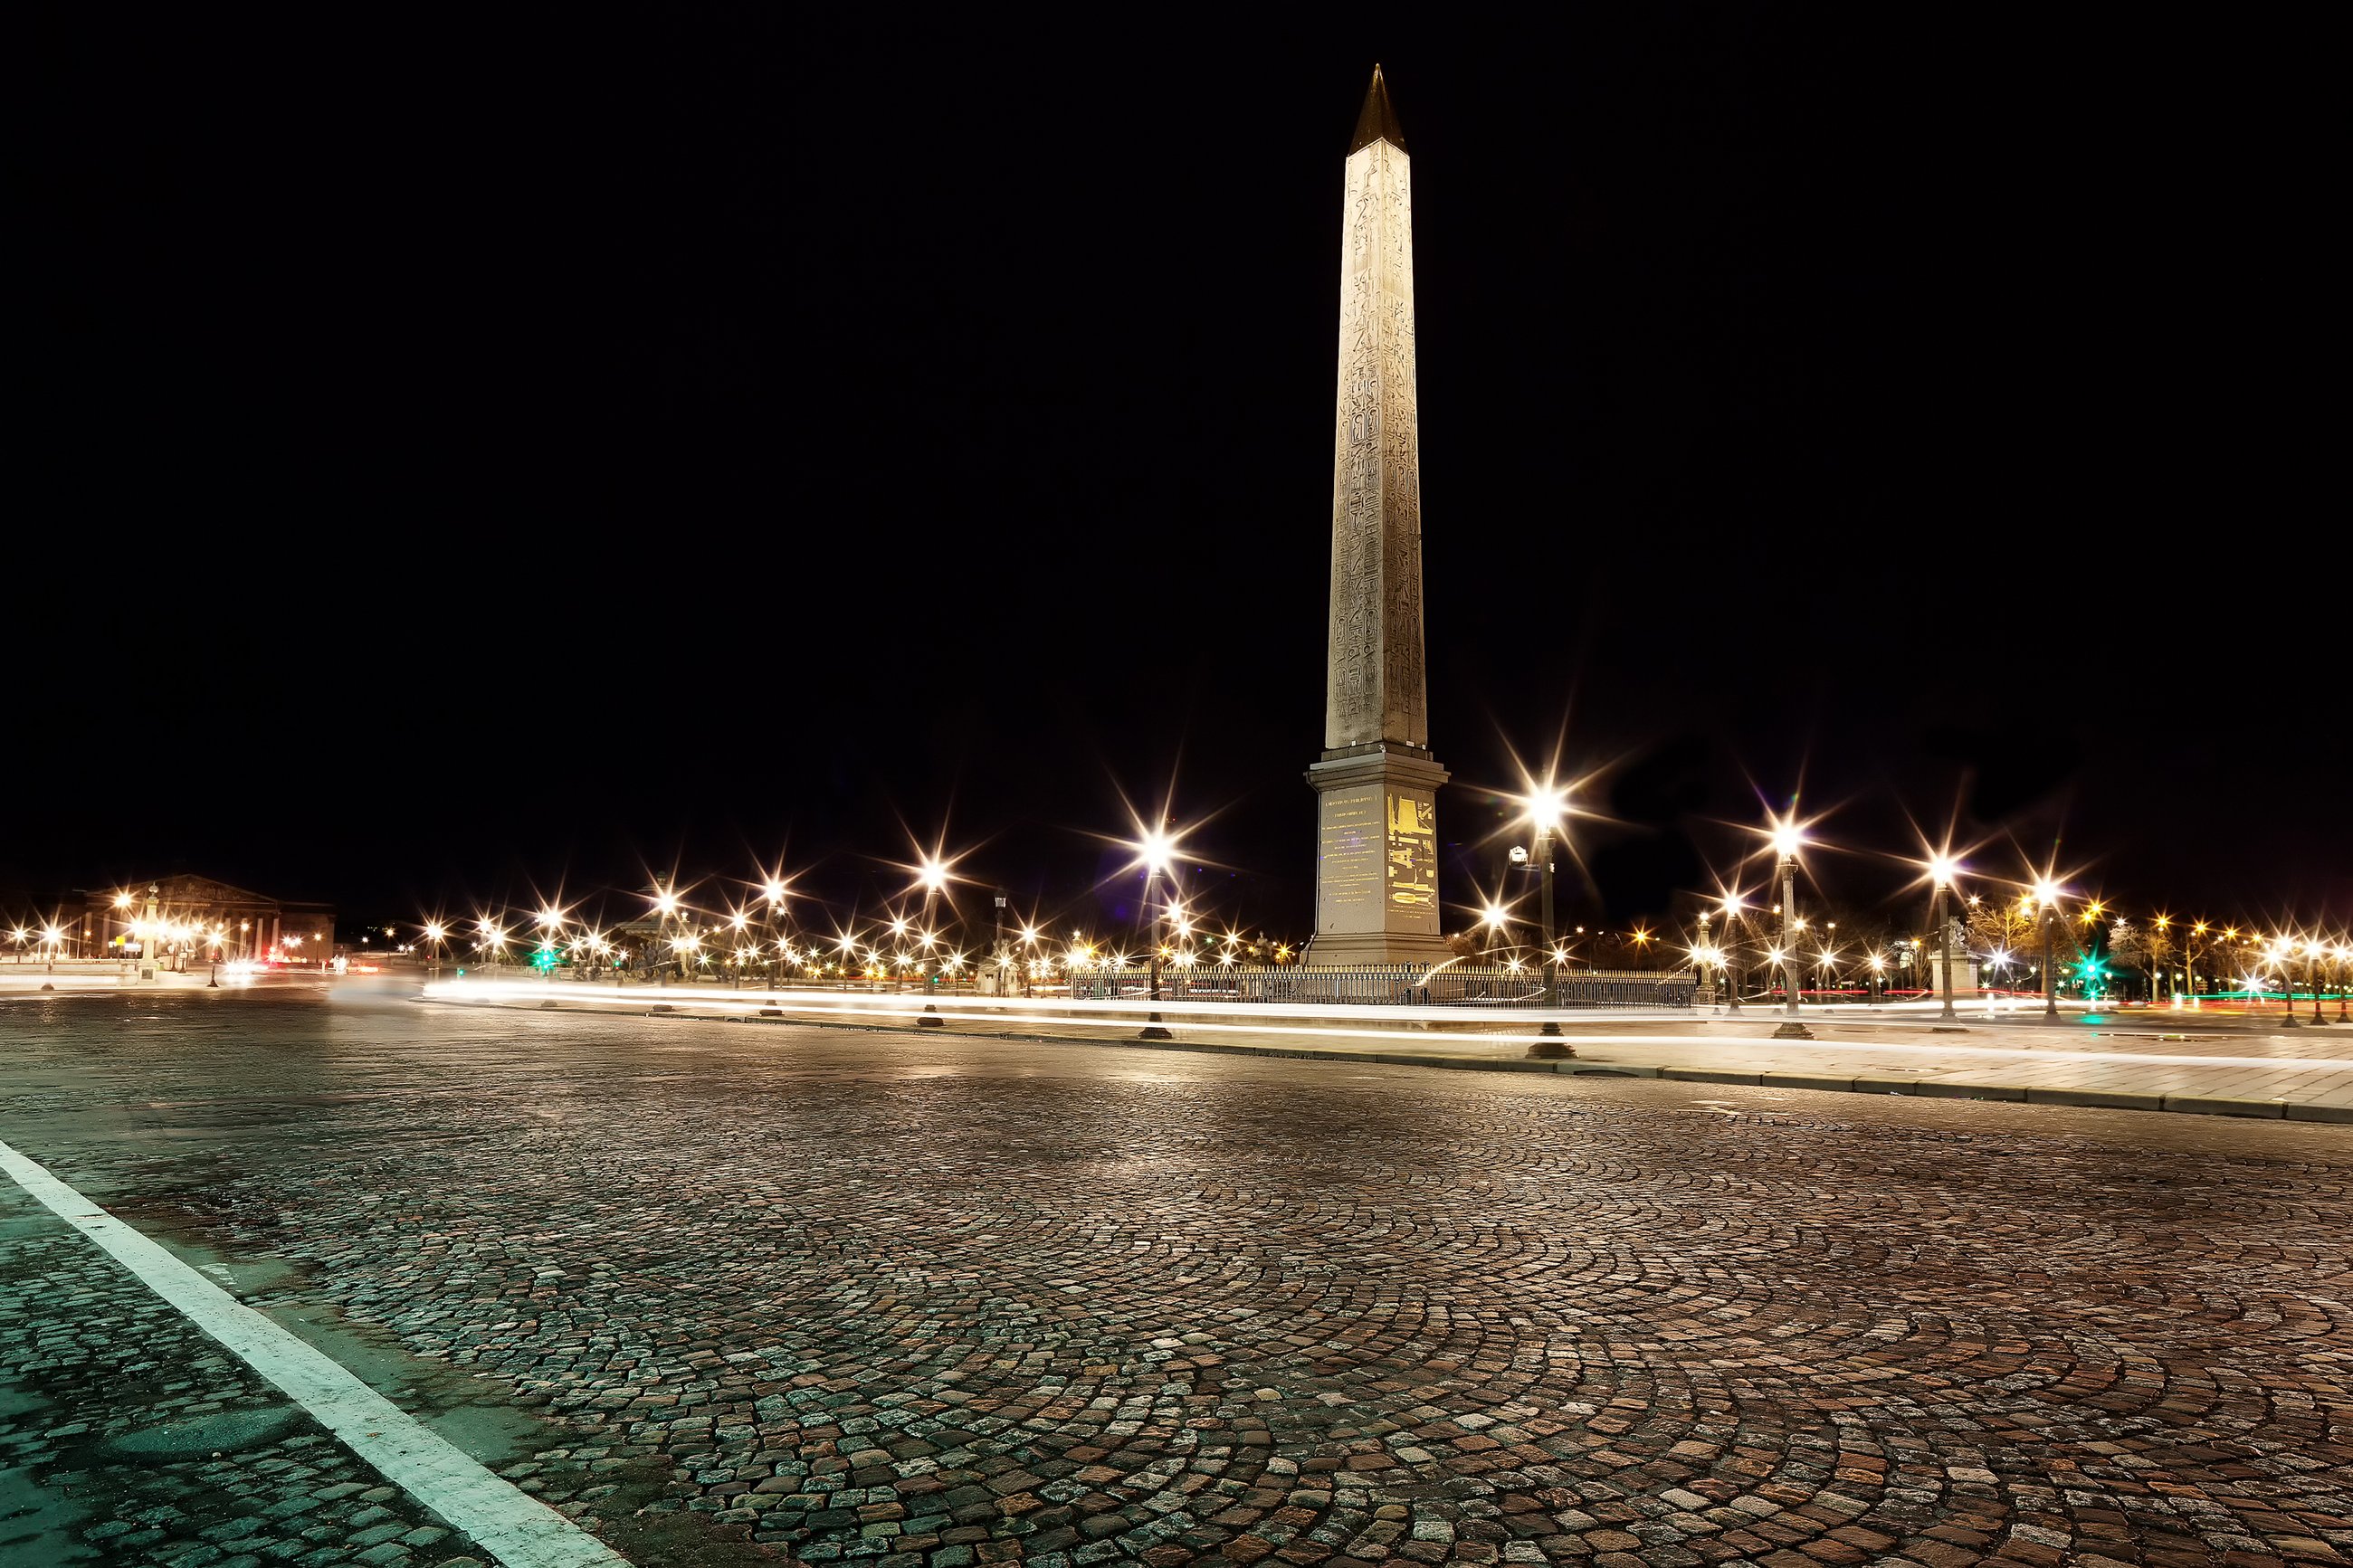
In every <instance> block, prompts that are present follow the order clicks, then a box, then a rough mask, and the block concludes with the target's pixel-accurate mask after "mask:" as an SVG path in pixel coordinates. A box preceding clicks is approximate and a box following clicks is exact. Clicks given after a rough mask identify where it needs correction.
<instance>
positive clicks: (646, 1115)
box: [0, 986, 2353, 1568]
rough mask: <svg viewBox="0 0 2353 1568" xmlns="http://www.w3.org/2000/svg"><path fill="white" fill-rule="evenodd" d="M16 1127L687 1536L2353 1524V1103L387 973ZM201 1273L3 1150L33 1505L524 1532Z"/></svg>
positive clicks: (963, 1549)
mask: <svg viewBox="0 0 2353 1568" xmlns="http://www.w3.org/2000/svg"><path fill="white" fill-rule="evenodd" d="M0 1141H5V1142H6V1143H8V1144H10V1145H12V1146H13V1147H15V1148H16V1149H17V1150H18V1151H21V1152H23V1153H25V1154H26V1155H29V1156H30V1157H32V1158H33V1159H36V1160H37V1161H39V1162H41V1163H43V1164H45V1165H47V1167H48V1169H49V1170H50V1171H51V1172H53V1173H55V1174H57V1175H58V1177H60V1178H62V1179H63V1180H65V1181H67V1182H69V1183H70V1184H73V1185H74V1186H75V1187H77V1188H78V1189H79V1190H80V1191H81V1192H82V1193H83V1194H87V1195H88V1196H90V1198H92V1199H93V1200H95V1201H96V1202H98V1203H101V1204H103V1205H106V1206H107V1207H108V1208H109V1209H110V1210H111V1211H112V1212H114V1213H115V1214H116V1215H119V1216H120V1217H121V1218H122V1219H124V1220H126V1221H128V1222H129V1223H131V1224H132V1225H134V1226H138V1227H139V1228H141V1229H142V1230H143V1231H145V1232H146V1233H147V1234H149V1235H151V1236H154V1237H157V1238H158V1239H162V1240H164V1241H167V1242H169V1243H171V1244H173V1245H174V1246H175V1247H179V1248H181V1249H182V1250H183V1251H184V1253H185V1255H186V1256H187V1257H189V1258H190V1259H191V1260H192V1261H199V1262H201V1263H203V1264H205V1265H208V1266H210V1267H211V1268H212V1269H213V1270H214V1274H213V1277H214V1278H216V1279H222V1280H223V1282H224V1283H226V1284H228V1285H229V1286H230V1287H231V1288H232V1289H234V1291H235V1292H236V1293H237V1295H238V1297H239V1298H240V1299H241V1300H245V1301H247V1302H248V1304H250V1305H253V1306H256V1307H258V1308H259V1309H261V1310H266V1311H268V1312H269V1313H270V1314H271V1315H272V1316H274V1317H276V1318H277V1319H279V1320H280V1321H283V1322H287V1323H289V1324H290V1326H295V1327H297V1329H298V1331H301V1332H302V1333H304V1334H305V1336H306V1337H309V1338H311V1339H312V1340H313V1341H314V1342H317V1343H319V1344H321V1345H322V1346H323V1347H325V1348H327V1349H328V1350H329V1351H330V1353H332V1354H334V1355H335V1356H336V1357H337V1358H338V1359H339V1360H343V1362H344V1363H345V1364H347V1365H351V1366H353V1369H354V1370H355V1371H358V1372H359V1373H361V1375H362V1376H364V1377H365V1378H366V1379H367V1380H368V1381H369V1382H370V1383H372V1384H375V1386H377V1387H378V1388H379V1389H382V1390H383V1391H385V1393H386V1394H390V1395H392V1396H393V1397H394V1399H395V1402H396V1403H397V1404H399V1405H402V1406H403V1408H405V1409H407V1410H409V1411H410V1412H411V1413H412V1414H416V1415H419V1416H420V1418H422V1419H425V1420H426V1421H427V1423H428V1424H430V1425H432V1426H435V1429H436V1430H438V1431H441V1432H442V1433H443V1434H444V1435H445V1436H448V1437H449V1438H450V1439H451V1441H453V1442H456V1443H458V1444H459V1446H460V1447H464V1448H466V1449H467V1450H468V1451H469V1452H470V1453H473V1454H475V1455H476V1456H477V1457H478V1458H481V1459H482V1460H483V1462H484V1463H485V1464H487V1465H488V1466H489V1467H490V1468H491V1469H493V1470H495V1471H497V1472H499V1473H501V1474H503V1475H506V1476H508V1477H509V1478H510V1479H514V1480H515V1481H516V1482H517V1483H518V1484H519V1485H521V1486H522V1487H523V1488H525V1489H527V1490H529V1491H531V1492H532V1493H533V1495H536V1496H539V1497H541V1498H543V1499H544V1500H547V1501H548V1502H550V1503H551V1504H552V1505H554V1506H555V1507H557V1508H558V1509H559V1510H562V1511H565V1512H566V1513H568V1514H571V1515H573V1516H574V1517H575V1518H577V1519H579V1520H580V1521H582V1522H583V1523H584V1524H585V1525H586V1526H587V1527H589V1528H591V1529H593V1530H595V1531H597V1532H598V1533H599V1534H600V1535H602V1536H603V1537H604V1538H605V1539H606V1540H607V1542H609V1543H611V1544H612V1545H613V1546H614V1547H615V1548H616V1550H617V1551H619V1552H622V1553H623V1554H624V1555H626V1556H627V1557H628V1558H629V1559H630V1560H631V1561H633V1562H638V1563H726V1562H739V1561H740V1562H751V1561H762V1560H765V1561H784V1560H786V1559H787V1558H788V1557H790V1558H798V1559H800V1560H804V1561H831V1560H839V1559H842V1558H879V1559H881V1560H882V1561H883V1563H885V1564H886V1565H887V1568H968V1565H970V1564H975V1563H1008V1562H1028V1563H1041V1564H1045V1565H1046V1568H1066V1565H1069V1564H1074V1563H1087V1564H1091V1563H1109V1562H1121V1561H1126V1560H1130V1559H1141V1560H1142V1561H1144V1562H1145V1563H1151V1564H1154V1565H1155V1568H1175V1565H1176V1564H1180V1563H1203V1564H1207V1565H1209V1568H1215V1565H1217V1564H1219V1563H1258V1562H1261V1561H1264V1560H1276V1561H1281V1562H1284V1563H1323V1562H1339V1563H1345V1562H1350V1561H1354V1562H1364V1563H1373V1562H1379V1561H1382V1560H1384V1559H1388V1558H1404V1559H1408V1560H1411V1561H1416V1562H1424V1563H1437V1562H1448V1561H1452V1562H1466V1563H1493V1562H1499V1561H1500V1562H1544V1561H1554V1562H1590V1563H1598V1564H1602V1565H1606V1568H1617V1565H1622V1564H1633V1563H1662V1564H1679V1563H1712V1562H1739V1561H1749V1562H1759V1563H1779V1564H1796V1563H1874V1562H1876V1563H1923V1564H1933V1565H1944V1564H1954V1563H1973V1562H1979V1561H1987V1560H1993V1559H2000V1560H2006V1561H2014V1562H2022V1563H2052V1564H2055V1563H2087V1564H2092V1565H2093V1568H2098V1565H2099V1564H2100V1563H2102V1562H2103V1561H2104V1560H2105V1561H2112V1562H2124V1563H2222V1562H2229V1563H2248V1564H2259V1563H2273V1562H2283V1563H2284V1562H2336V1561H2341V1560H2346V1559H2353V1261H2348V1247H2353V1128H2346V1127H2339V1126H2327V1125H2306V1124H2297V1123H2290V1122H2273V1121H2226V1120H2222V1119H2210V1118H2196V1117H2171V1116H2149V1115H2147V1114H2143V1113H2136V1112H2132V1111H2108V1110H2068V1109H2063V1108H2058V1107H2045V1106H2034V1105H2012V1104H1996V1103H1974V1102H1966V1101H1950V1100H1923V1099H1915V1098H1911V1097H1906V1096H1891V1097H1873V1096H1862V1095H1855V1094H1840V1095H1825V1094H1813V1093H1808V1092H1805V1091H1802V1090H1795V1091H1791V1090H1776V1089H1752V1088H1744V1087H1735V1086H1721V1085H1711V1084H1699V1083H1675V1082H1668V1081H1663V1080H1655V1079H1606V1080H1596V1079H1581V1078H1551V1077H1543V1076H1534V1075H1519V1074H1483V1073H1456V1072H1440V1071H1431V1070H1427V1069H1417V1068H1397V1067H1387V1066H1380V1065H1375V1064H1370V1063H1356V1062H1344V1061H1299V1060H1287V1059H1280V1058H1244V1057H1227V1056H1203V1055H1199V1054H1194V1053H1181V1052H1166V1051H1150V1050H1145V1049H1142V1048H1139V1047H1106V1046H1079V1045H1071V1046H1061V1045H1050V1044H1036V1043H1026V1042H1018V1041H1008V1040H997V1039H985V1038H977V1037H948V1038H940V1037H934V1036H924V1035H919V1034H916V1033H913V1032H907V1031H897V1030H860V1029H841V1028H818V1027H809V1026H800V1025H788V1024H777V1023H773V1022H768V1023H734V1024H721V1023H702V1022H694V1021H689V1020H681V1019H645V1018H606V1017H596V1016H582V1015H575V1014H533V1013H518V1012H512V1011H495V1010H487V1009H455V1008H440V1007H428V1006H425V1005H418V1004H416V1003H414V1002H409V1001H406V1000H400V999H397V998H396V997H394V996H393V995H391V994H389V993H388V992H385V991H374V992H371V991H369V990H367V989H365V988H364V987H359V986H344V987H341V988H338V989H336V990H334V991H333V992H332V993H330V992H327V991H322V990H313V989H301V988H290V989H287V990H283V991H275V992H273V991H267V990H264V991H258V992H252V993H243V994H137V995H123V996H108V995H92V996H79V997H75V996H67V997H51V998H43V999H38V1000H27V999H18V1000H11V1001H8V1002H7V1003H5V1005H0ZM224 1274H225V1275H226V1278H225V1279H224V1278H223V1276H224ZM171 1320H172V1312H171V1309H169V1308H166V1307H164V1305H163V1304H162V1303H161V1302H160V1301H159V1300H154V1299H153V1298H151V1297H145V1296H144V1295H143V1294H142V1288H141V1287H139V1286H138V1285H137V1283H136V1282H135V1281H133V1280H132V1279H129V1277H128V1276H126V1275H123V1274H121V1271H120V1269H119V1268H117V1267H116V1266H115V1265H114V1264H112V1263H111V1261H110V1260H108V1259H106V1258H104V1257H102V1256H101V1255H100V1254H98V1253H97V1252H96V1251H95V1249H93V1248H91V1247H89V1246H88V1244H87V1243H85V1242H83V1241H81V1240H80V1239H79V1237H75V1236H74V1235H73V1234H72V1233H71V1232H70V1231H69V1230H68V1229H67V1228H66V1227H65V1226H63V1224H62V1223H60V1222H58V1221H57V1220H56V1219H55V1218H54V1217H53V1216H50V1215H47V1214H46V1212H45V1211H41V1210H39V1209H38V1208H37V1205H33V1204H32V1203H31V1201H30V1200H29V1199H28V1198H26V1196H25V1195H24V1194H22V1193H20V1192H17V1191H16V1190H14V1189H13V1188H12V1187H11V1186H10V1185H8V1184H5V1183H0V1347H4V1348H5V1353H0V1516H5V1517H0V1562H7V1563H16V1562H20V1561H21V1562H26V1563H32V1562H47V1561H66V1560H69V1559H66V1558H63V1557H58V1556H37V1555H32V1554H31V1553H36V1552H48V1551H51V1550H53V1549H62V1548H64V1547H70V1548H71V1549H72V1550H74V1551H78V1552H84V1553H86V1554H87V1555H88V1560H90V1561H110V1562H115V1561H119V1562H156V1563H185V1564H190V1565H195V1564H199V1563H204V1564H216V1563H235V1564H237V1568H244V1564H245V1563H246V1562H248V1561H249V1562H251V1563H269V1562H280V1561H283V1562H299V1563H317V1564H323V1563H331V1562H347V1561H348V1562H367V1563H377V1564H391V1563H420V1564H423V1563H442V1562H446V1561H448V1560H451V1559H464V1558H468V1557H474V1558H476V1559H477V1560H480V1552H479V1550H478V1549H476V1548H473V1547H471V1546H470V1544H469V1543H468V1542H465V1541H464V1540H463V1538H462V1537H459V1536H455V1535H448V1536H436V1535H433V1534H431V1533H430V1532H431V1531H434V1530H436V1529H438V1528H439V1526H438V1525H437V1524H436V1523H435V1522H434V1521H432V1520H431V1519H430V1518H429V1516H428V1511H427V1510H424V1509H422V1508H421V1506H420V1505H418V1504H417V1503H416V1502H415V1501H414V1500H410V1499H407V1498H405V1497H403V1496H401V1495H399V1494H397V1493H394V1494H392V1495H388V1496H373V1495H370V1494H372V1493H374V1492H380V1491H382V1490H383V1489H382V1488H381V1486H380V1485H379V1484H376V1481H375V1478H374V1477H373V1475H372V1474H371V1473H369V1472H366V1471H365V1469H364V1467H360V1466H358V1464H357V1462H356V1461H355V1460H353V1459H352V1458H350V1456H349V1455H348V1454H346V1453H344V1452H343V1450H342V1449H341V1448H340V1447H339V1446H338V1445H337V1444H336V1443H335V1441H334V1440H333V1439H332V1437H331V1436H327V1435H326V1434H324V1433H323V1432H321V1431H320V1430H318V1428H317V1427H316V1426H314V1425H313V1424H311V1422H310V1421H309V1419H308V1417H306V1416H304V1415H301V1412H299V1411H294V1410H291V1409H290V1408H288V1407H286V1406H285V1405H283V1403H282V1401H280V1400H277V1399H276V1398H275V1397H274V1396H273V1394H271V1392H270V1391H269V1390H268V1389H267V1388H266V1387H264V1386H263V1385H261V1384H259V1380H258V1379H256V1378H255V1377H254V1376H253V1374H252V1373H249V1372H248V1371H247V1370H246V1369H244V1368H242V1367H241V1366H239V1365H238V1364H237V1363H235V1361H234V1360H233V1359H232V1358H229V1357H227V1355H226V1352H222V1351H221V1350H220V1348H219V1347H218V1346H216V1345H215V1344H214V1343H213V1342H211V1341H209V1340H207V1339H206V1338H205V1337H204V1336H203V1335H202V1334H201V1333H199V1332H197V1331H195V1330H194V1329H193V1328H189V1327H186V1326H185V1325H179V1324H175V1323H174V1322H173V1321H171ZM75 1427H79V1428H81V1429H80V1430H78V1431H77V1430H71V1429H70V1428H75ZM174 1433H176V1434H177V1436H174ZM147 1434H160V1435H161V1436H153V1437H149V1436H145V1435H147ZM142 1442H147V1443H150V1444H152V1445H154V1446H153V1447H151V1448H150V1449H145V1450H142V1448H141V1447H139V1444H140V1443H142ZM350 1485H356V1486H358V1487H359V1489H358V1490H356V1491H343V1490H341V1489H342V1488H343V1487H345V1486H350ZM329 1493H332V1494H334V1495H332V1496H322V1494H329ZM272 1510H282V1511H280V1512H276V1513H273V1512H272ZM369 1510H378V1512H377V1513H376V1514H371V1513H370V1512H369ZM151 1515H152V1516H153V1517H148V1516H151ZM363 1517H364V1518H365V1522H364V1523H361V1522H357V1521H359V1520H360V1519H362V1518H363ZM248 1523H250V1528H248ZM393 1525H398V1526H399V1527H400V1528H399V1529H397V1530H392V1531H388V1532H385V1531H386V1529H387V1527H388V1526H393ZM117 1526H121V1528H117ZM151 1531H155V1532H159V1533H150V1532H151ZM312 1532H321V1533H312ZM379 1532H384V1533H379ZM362 1537H366V1538H367V1539H366V1540H365V1541H364V1542H363V1541H362V1539H361V1538H362Z"/></svg>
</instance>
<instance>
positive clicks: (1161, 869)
mask: <svg viewBox="0 0 2353 1568" xmlns="http://www.w3.org/2000/svg"><path fill="white" fill-rule="evenodd" d="M1135 858H1136V863H1137V864H1140V865H1141V866H1143V868H1144V908H1145V916H1146V918H1147V919H1148V920H1150V921H1151V922H1152V929H1151V930H1150V931H1146V932H1145V951H1146V957H1145V967H1146V979H1147V980H1148V981H1149V983H1150V984H1149V989H1150V992H1151V1000H1152V1002H1153V1004H1154V1005H1153V1009H1152V1012H1151V1014H1150V1015H1149V1016H1147V1017H1146V1018H1145V1021H1144V1027H1143V1028H1142V1029H1141V1030H1139V1031H1138V1032H1137V1034H1136V1038H1137V1039H1140V1040H1166V1039H1170V1038H1173V1037H1172V1036H1171V1035H1170V1034H1169V1033H1168V1030H1167V1028H1166V1026H1165V1025H1163V1024H1162V1022H1161V1019H1160V1008H1159V1005H1158V1004H1159V1001H1160V926H1161V919H1162V912H1163V911H1162V910H1161V908H1160V879H1161V878H1162V877H1164V876H1166V875H1167V873H1168V869H1169V867H1170V865H1171V864H1172V863H1173V862H1174V861H1175V860H1176V837H1175V836H1173V835H1172V834H1170V833H1169V832H1168V831H1167V829H1166V827H1150V828H1146V829H1145V831H1144V832H1143V834H1142V835H1141V836H1140V837H1138V838H1137V839H1136V842H1135Z"/></svg>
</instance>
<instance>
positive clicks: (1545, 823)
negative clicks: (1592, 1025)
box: [1523, 782, 1575, 1055]
mask: <svg viewBox="0 0 2353 1568" xmlns="http://www.w3.org/2000/svg"><path fill="white" fill-rule="evenodd" d="M1523 804H1524V805H1525V806H1526V808H1527V818H1528V822H1529V824H1530V826H1533V827H1535V830H1536V841H1535V860H1536V887H1537V889H1538V891H1537V894H1536V918H1537V919H1538V920H1539V921H1542V922H1543V924H1544V944H1545V957H1544V1005H1545V1010H1546V1012H1548V1013H1551V1012H1557V1011H1559V1009H1560V954H1559V952H1558V951H1557V949H1558V947H1559V945H1560V944H1559V942H1558V941H1557V940H1556V932H1555V931H1554V930H1553V923H1552V840H1553V835H1555V834H1556V833H1558V832H1559V831H1560V825H1561V821H1562V819H1563V818H1564V817H1566V816H1567V815H1568V792H1567V790H1564V789H1556V788H1555V787H1554V786H1553V785H1552V784H1550V783H1549V782H1547V783H1546V784H1543V785H1542V786H1541V787H1539V788H1538V789H1536V790H1535V792H1534V793H1533V794H1531V795H1529V796H1528V797H1527V799H1526V800H1525V802H1524V803H1523ZM1536 1033H1537V1034H1539V1035H1544V1036H1547V1037H1551V1038H1553V1039H1558V1038H1559V1037H1560V1021H1559V1020H1558V1019H1557V1018H1546V1020H1545V1021H1544V1026H1543V1027H1542V1028H1540V1029H1538V1030H1537V1031H1536ZM1569 1054H1571V1055H1574V1054H1575V1053H1574V1052H1571V1053H1569Z"/></svg>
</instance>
